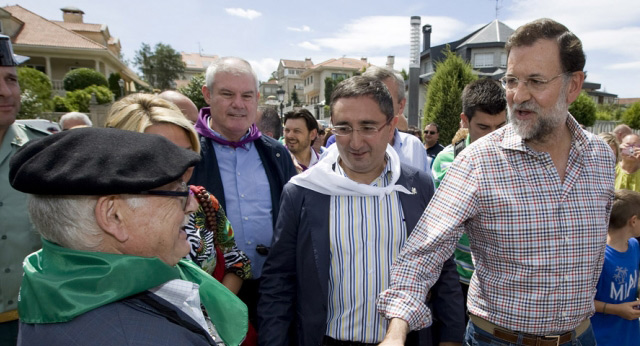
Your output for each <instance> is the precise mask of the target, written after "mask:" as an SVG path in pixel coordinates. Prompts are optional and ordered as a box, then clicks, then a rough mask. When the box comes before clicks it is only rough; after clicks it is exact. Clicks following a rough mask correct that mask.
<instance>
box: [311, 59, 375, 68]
mask: <svg viewBox="0 0 640 346" xmlns="http://www.w3.org/2000/svg"><path fill="white" fill-rule="evenodd" d="M369 66H371V64H370V63H368V62H366V61H363V60H362V59H351V58H339V59H329V60H327V61H323V62H321V63H319V64H317V65H314V66H313V69H317V68H320V67H337V68H346V69H356V70H360V69H362V68H363V67H369Z"/></svg>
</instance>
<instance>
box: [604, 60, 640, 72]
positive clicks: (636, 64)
mask: <svg viewBox="0 0 640 346" xmlns="http://www.w3.org/2000/svg"><path fill="white" fill-rule="evenodd" d="M605 69H607V70H623V71H629V70H640V61H633V62H625V63H619V64H613V65H609V66H605Z"/></svg>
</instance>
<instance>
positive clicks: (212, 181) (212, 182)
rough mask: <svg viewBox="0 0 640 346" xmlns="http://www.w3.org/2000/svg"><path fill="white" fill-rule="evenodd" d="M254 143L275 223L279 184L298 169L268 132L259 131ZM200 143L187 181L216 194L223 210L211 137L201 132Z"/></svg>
mask: <svg viewBox="0 0 640 346" xmlns="http://www.w3.org/2000/svg"><path fill="white" fill-rule="evenodd" d="M253 143H254V145H255V146H256V150H257V151H258V155H259V156H260V160H261V161H262V165H263V166H264V170H265V173H266V175H267V179H268V180H269V186H270V188H271V205H272V206H273V208H272V209H273V213H272V215H273V225H274V226H275V224H276V220H277V219H278V206H280V195H281V194H282V188H283V187H284V185H285V184H286V183H287V182H288V181H289V179H291V177H293V176H294V175H295V174H296V173H297V172H296V169H295V167H294V166H293V161H292V160H291V156H290V155H289V151H287V148H285V147H284V146H283V145H282V144H280V142H278V141H276V140H275V139H273V138H271V137H269V136H265V135H262V136H261V137H260V139H257V140H255V141H254V142H253ZM200 147H201V150H200V154H201V156H202V159H201V160H200V162H199V163H198V164H197V165H196V166H195V169H194V170H193V176H191V180H190V181H189V184H191V185H200V186H204V187H205V189H207V191H209V192H210V193H212V194H213V195H214V196H216V198H217V199H218V202H220V205H221V206H222V209H224V210H226V209H227V205H226V201H225V197H224V185H223V183H222V178H221V176H220V168H219V166H218V159H217V157H216V151H215V149H214V148H213V145H212V144H211V140H210V139H208V138H206V137H203V136H200Z"/></svg>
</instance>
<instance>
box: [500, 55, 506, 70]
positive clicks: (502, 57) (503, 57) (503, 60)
mask: <svg viewBox="0 0 640 346" xmlns="http://www.w3.org/2000/svg"><path fill="white" fill-rule="evenodd" d="M500 67H507V53H502V54H500Z"/></svg>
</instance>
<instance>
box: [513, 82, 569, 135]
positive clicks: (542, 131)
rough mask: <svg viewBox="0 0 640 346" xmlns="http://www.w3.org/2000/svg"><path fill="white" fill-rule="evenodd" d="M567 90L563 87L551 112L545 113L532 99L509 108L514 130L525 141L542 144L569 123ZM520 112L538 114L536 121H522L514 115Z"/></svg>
mask: <svg viewBox="0 0 640 346" xmlns="http://www.w3.org/2000/svg"><path fill="white" fill-rule="evenodd" d="M566 94H567V93H566V88H565V87H563V88H562V91H561V92H560V95H559V96H558V100H557V101H556V104H555V106H554V107H553V108H552V109H550V110H549V111H545V110H544V109H542V107H540V105H538V103H537V102H536V101H535V100H533V99H530V100H528V101H526V102H523V103H521V104H514V105H512V106H508V107H507V114H508V117H509V122H510V123H511V124H512V125H513V129H514V130H515V131H516V133H517V134H518V135H519V136H520V137H522V139H524V140H530V141H536V142H541V141H544V139H545V138H546V137H547V136H548V135H549V134H551V133H553V132H554V130H555V129H557V128H558V127H560V126H561V125H562V124H564V123H565V122H566V121H567V116H568V114H569V112H568V104H567V97H566ZM519 110H526V111H530V112H534V113H535V114H536V118H535V119H531V120H520V119H518V117H517V116H515V115H514V113H515V112H517V111H519Z"/></svg>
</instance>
